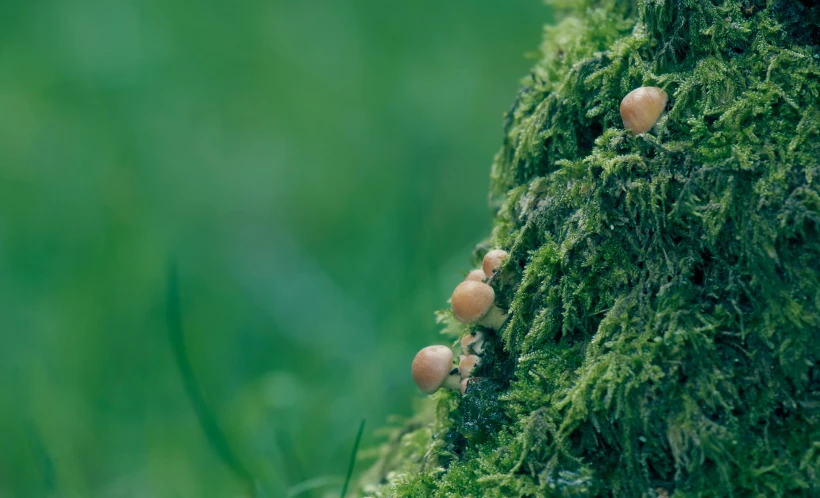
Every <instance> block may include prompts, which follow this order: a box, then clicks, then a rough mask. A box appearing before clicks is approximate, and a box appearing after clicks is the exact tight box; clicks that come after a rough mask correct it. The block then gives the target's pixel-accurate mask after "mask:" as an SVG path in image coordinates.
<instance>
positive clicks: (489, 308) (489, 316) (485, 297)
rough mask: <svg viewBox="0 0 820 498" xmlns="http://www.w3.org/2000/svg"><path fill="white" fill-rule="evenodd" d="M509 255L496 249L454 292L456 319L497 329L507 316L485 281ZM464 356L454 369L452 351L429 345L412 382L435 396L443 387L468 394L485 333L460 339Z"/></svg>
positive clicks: (415, 361)
mask: <svg viewBox="0 0 820 498" xmlns="http://www.w3.org/2000/svg"><path fill="white" fill-rule="evenodd" d="M507 256H508V254H507V252H506V251H504V250H501V249H495V250H492V251H490V252H488V253H487V255H486V256H484V262H483V264H482V265H481V266H482V268H481V269H480V270H473V271H471V272H470V273H469V274H468V275H467V278H466V279H465V280H464V281H463V282H461V283H460V284H458V286H457V287H456V289H455V290H454V291H453V296H452V298H451V299H450V304H451V306H452V308H453V315H454V316H455V317H456V320H458V321H460V322H462V323H467V324H472V323H477V324H479V325H482V326H484V327H486V328H489V329H493V330H498V329H499V328H501V326H502V325H503V324H504V322H505V321H506V320H507V315H506V313H504V312H503V311H501V309H499V308H498V306H496V305H495V291H494V290H493V288H492V287H490V286H489V285H487V284H486V283H485V281H486V280H487V279H489V278H492V276H493V275H494V274H495V272H496V271H497V270H498V268H499V267H500V266H501V264H502V263H503V262H504V260H505V259H507ZM461 352H462V355H461V357H460V358H459V361H458V367H454V366H453V352H452V351H451V350H450V348H448V347H447V346H427V347H426V348H424V349H422V350H421V351H419V352H418V354H416V357H415V358H414V359H413V369H412V370H413V380H414V381H416V385H417V386H419V389H421V390H422V391H423V392H425V393H427V394H432V393H434V392H436V391H438V390H439V389H440V388H442V387H444V388H447V389H452V390H454V391H459V390H460V391H461V394H465V393H466V392H467V386H468V384H469V383H470V381H472V380H474V379H475V377H472V376H471V375H472V373H473V370H474V369H475V367H477V366H478V365H479V363H481V354H482V353H483V352H484V333H483V332H472V333H469V334H467V335H465V336H464V337H462V339H461Z"/></svg>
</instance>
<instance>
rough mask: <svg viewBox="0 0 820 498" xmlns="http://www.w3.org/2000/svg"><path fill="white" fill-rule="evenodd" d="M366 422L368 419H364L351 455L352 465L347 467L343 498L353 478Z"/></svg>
mask: <svg viewBox="0 0 820 498" xmlns="http://www.w3.org/2000/svg"><path fill="white" fill-rule="evenodd" d="M365 421H366V419H362V423H361V424H360V425H359V433H358V434H357V435H356V442H355V443H353V453H352V454H351V455H350V464H349V465H348V466H347V477H345V484H344V486H342V495H341V498H345V495H347V486H348V485H349V484H350V479H351V478H352V477H353V468H354V467H355V466H356V455H357V454H358V453H359V443H361V442H362V434H363V433H364V423H365Z"/></svg>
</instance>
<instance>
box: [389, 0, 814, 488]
mask: <svg viewBox="0 0 820 498" xmlns="http://www.w3.org/2000/svg"><path fill="white" fill-rule="evenodd" d="M552 3H553V4H555V8H556V9H565V10H566V11H567V13H566V15H565V17H564V18H563V20H562V21H561V22H560V23H559V24H558V25H557V26H554V27H548V28H547V29H546V36H545V40H546V41H545V42H544V44H543V46H542V49H541V52H542V58H541V60H540V61H539V62H538V63H537V64H536V66H535V68H534V69H533V70H532V73H531V74H530V75H529V77H527V78H526V80H525V82H524V87H523V88H522V90H521V91H520V93H519V95H518V98H517V99H516V101H515V103H514V105H513V107H512V109H511V110H510V111H509V113H508V115H507V119H506V123H505V137H504V143H503V146H502V149H501V151H500V152H499V154H498V156H497V157H496V160H495V163H494V165H493V170H492V187H491V199H492V202H493V203H494V205H495V206H497V207H498V211H497V215H496V221H495V227H494V230H493V233H492V237H491V239H490V240H489V241H488V242H487V243H486V244H483V245H482V246H480V247H479V248H478V249H477V250H476V261H473V263H477V262H478V261H479V260H480V257H481V256H482V255H483V253H484V252H485V251H486V250H487V249H488V248H490V247H500V248H504V249H506V250H507V251H509V252H510V258H509V259H508V260H507V261H506V264H505V265H504V267H503V268H502V271H501V273H500V274H499V275H497V276H496V277H495V278H494V279H493V280H492V282H491V284H492V285H493V287H495V289H496V293H497V302H498V304H499V305H500V306H502V307H504V308H508V309H509V310H510V313H511V318H510V320H509V321H508V322H507V323H506V325H505V326H504V327H503V328H502V329H501V330H500V331H499V332H498V334H496V335H495V336H492V337H494V339H493V340H494V345H495V346H494V348H493V349H492V351H491V353H490V354H489V355H488V357H487V360H486V361H485V363H484V364H483V365H482V367H481V370H480V371H479V372H478V374H477V375H478V376H480V377H482V378H483V379H484V380H482V381H480V382H478V383H476V386H475V388H471V389H470V390H469V391H468V393H467V395H466V396H465V397H463V398H462V397H461V396H460V395H459V394H454V393H442V394H438V395H437V396H438V400H437V402H438V411H437V414H436V418H435V421H434V422H433V423H432V425H427V426H424V427H423V428H421V429H418V430H416V431H411V432H410V433H408V434H406V435H404V436H403V437H404V439H402V440H401V441H399V442H398V443H397V444H400V445H402V450H401V457H400V458H398V459H397V460H396V461H394V462H393V463H392V465H391V466H392V467H393V469H394V470H395V472H393V473H391V474H390V475H389V478H388V482H387V483H385V484H383V485H382V486H381V487H380V488H379V489H378V491H376V492H374V494H375V495H377V496H414V497H422V496H456V497H464V496H474V497H496V496H497V497H502V496H503V497H510V496H521V497H525V496H526V497H533V496H599V495H601V496H608V495H612V496H626V497H635V496H667V495H668V496H738V497H740V496H744V497H745V496H786V495H788V496H820V368H819V367H818V358H820V2H818V1H810V0H802V1H797V0H768V1H767V0H641V1H638V2H628V1H592V0H587V1H580V0H567V1H564V2H552ZM570 6H572V7H570ZM642 85H646V86H649V85H651V86H659V87H662V88H663V89H664V90H665V91H666V92H667V93H668V94H669V97H670V100H669V104H668V106H667V113H666V115H665V116H664V117H663V118H662V119H661V120H660V122H659V123H658V125H657V126H656V128H655V130H654V131H652V132H649V133H647V134H643V135H638V136H636V135H634V134H632V133H631V132H627V131H624V129H623V125H622V122H621V118H620V115H619V111H618V109H619V103H620V101H621V99H622V98H623V97H624V95H626V94H627V93H628V92H629V91H630V90H632V89H634V88H636V87H638V86H642ZM465 268H467V265H466V262H465Z"/></svg>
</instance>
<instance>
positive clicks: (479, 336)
mask: <svg viewBox="0 0 820 498" xmlns="http://www.w3.org/2000/svg"><path fill="white" fill-rule="evenodd" d="M461 350H462V351H464V352H465V353H470V352H472V353H475V354H481V353H482V352H483V350H484V333H483V332H481V331H478V332H473V333H472V334H467V335H465V336H464V337H462V338H461Z"/></svg>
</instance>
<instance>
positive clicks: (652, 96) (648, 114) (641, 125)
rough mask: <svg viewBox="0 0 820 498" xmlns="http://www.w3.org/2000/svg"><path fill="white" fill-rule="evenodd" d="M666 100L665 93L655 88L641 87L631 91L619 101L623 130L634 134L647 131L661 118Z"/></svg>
mask: <svg viewBox="0 0 820 498" xmlns="http://www.w3.org/2000/svg"><path fill="white" fill-rule="evenodd" d="M668 99H669V97H668V95H666V92H664V91H663V90H661V89H660V88H658V87H656V86H642V87H640V88H636V89H634V90H632V91H631V92H629V93H628V94H627V95H626V97H624V99H623V100H622V101H621V118H623V120H624V128H626V129H628V130H632V131H633V132H634V133H643V132H646V131H649V130H650V129H651V128H652V127H653V126H655V123H657V122H658V118H660V117H661V114H662V113H663V109H664V108H665V107H666V101H667V100H668Z"/></svg>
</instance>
